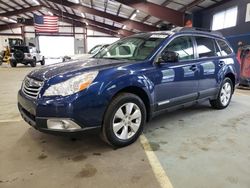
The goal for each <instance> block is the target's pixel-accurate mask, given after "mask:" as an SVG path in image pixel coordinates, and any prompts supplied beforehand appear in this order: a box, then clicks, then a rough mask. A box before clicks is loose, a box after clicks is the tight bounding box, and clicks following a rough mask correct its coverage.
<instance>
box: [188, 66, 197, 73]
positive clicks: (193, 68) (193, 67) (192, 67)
mask: <svg viewBox="0 0 250 188" xmlns="http://www.w3.org/2000/svg"><path fill="white" fill-rule="evenodd" d="M189 69H190V70H192V71H194V72H195V71H196V70H197V69H198V67H197V65H192V66H191V67H190V68H189Z"/></svg>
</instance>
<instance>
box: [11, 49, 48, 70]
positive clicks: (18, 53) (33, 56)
mask: <svg viewBox="0 0 250 188" xmlns="http://www.w3.org/2000/svg"><path fill="white" fill-rule="evenodd" d="M10 52H11V56H10V65H11V67H16V66H17V64H18V63H21V64H24V65H28V64H30V65H31V66H32V67H35V66H36V64H37V62H40V63H41V65H44V64H45V58H44V56H42V55H41V54H40V51H39V50H37V49H36V47H34V46H12V47H11V49H10Z"/></svg>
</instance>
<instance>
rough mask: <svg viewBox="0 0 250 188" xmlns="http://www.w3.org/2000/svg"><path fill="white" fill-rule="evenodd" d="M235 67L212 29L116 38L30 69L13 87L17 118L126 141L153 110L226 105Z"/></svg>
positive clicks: (40, 127) (48, 127)
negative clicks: (78, 56)
mask: <svg viewBox="0 0 250 188" xmlns="http://www.w3.org/2000/svg"><path fill="white" fill-rule="evenodd" d="M239 77H240V65H239V63H238V61H237V58H236V56H235V54H234V52H233V50H232V48H231V47H230V46H229V44H228V42H227V41H226V39H225V38H224V37H223V36H221V35H220V34H218V33H214V32H204V31H199V30H197V29H193V28H192V29H185V28H177V29H175V30H172V31H160V32H149V33H140V34H136V35H133V36H130V37H126V38H123V39H121V40H119V41H117V42H115V43H113V44H112V45H110V46H109V47H108V48H106V49H105V50H102V51H100V52H99V53H98V54H96V55H95V56H94V57H93V58H91V59H88V60H85V61H78V62H67V63H60V64H57V65H53V66H49V67H44V68H41V69H37V70H34V71H32V72H31V73H29V74H28V75H27V76H26V77H25V79H24V81H23V84H22V88H21V89H20V91H19V92H18V107H19V111H20V113H21V115H22V117H23V119H24V120H25V121H26V122H28V123H29V124H30V125H31V126H33V127H35V128H36V129H38V130H40V131H43V132H47V133H54V134H60V133H61V134H68V135H69V134H76V133H79V132H84V131H90V130H99V131H100V132H101V134H102V137H103V139H104V140H105V141H106V142H107V143H109V144H111V145H113V146H116V147H122V146H126V145H129V144H131V143H133V142H134V141H135V140H136V139H137V138H138V137H139V135H140V134H141V133H142V130H143V126H144V124H145V122H146V121H148V120H150V118H152V117H154V116H156V115H157V114H159V113H161V112H163V111H166V110H168V111H169V110H173V109H178V108H183V107H187V106H190V105H193V104H197V103H198V102H203V101H209V102H210V104H211V106H212V107H213V108H216V109H224V108H226V107H228V105H229V104H230V101H231V98H232V95H233V93H234V88H235V86H236V85H237V84H238V83H239Z"/></svg>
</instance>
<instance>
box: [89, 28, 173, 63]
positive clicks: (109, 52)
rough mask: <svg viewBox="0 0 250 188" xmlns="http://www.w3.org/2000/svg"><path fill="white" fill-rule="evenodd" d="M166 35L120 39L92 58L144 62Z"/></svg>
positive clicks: (146, 35)
mask: <svg viewBox="0 0 250 188" xmlns="http://www.w3.org/2000/svg"><path fill="white" fill-rule="evenodd" d="M167 37H168V35H167V34H164V35H162V34H152V33H149V34H139V35H134V36H132V37H128V38H124V39H121V40H119V41H117V42H115V43H113V44H111V45H110V46H109V47H107V48H106V49H104V50H102V51H100V52H99V53H97V54H96V55H95V56H94V58H102V59H128V60H136V61H140V60H145V59H147V58H148V57H149V56H150V55H151V53H152V52H153V51H154V50H155V49H156V48H157V47H158V46H159V45H160V43H161V42H162V41H163V40H164V39H165V38H167Z"/></svg>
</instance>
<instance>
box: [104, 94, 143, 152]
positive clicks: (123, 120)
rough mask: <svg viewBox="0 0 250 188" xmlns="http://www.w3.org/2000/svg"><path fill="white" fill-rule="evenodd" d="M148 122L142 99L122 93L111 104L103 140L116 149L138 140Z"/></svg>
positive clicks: (105, 116)
mask: <svg viewBox="0 0 250 188" xmlns="http://www.w3.org/2000/svg"><path fill="white" fill-rule="evenodd" d="M145 122H146V108H145V105H144V103H143V101H142V100H141V98H140V97H138V96H137V95H134V94H132V93H120V94H118V95H117V96H116V97H115V98H114V99H113V100H112V101H111V103H110V104H109V106H108V108H107V110H106V112H105V115H104V121H103V126H102V138H103V139H104V141H106V142H107V143H108V144H110V145H112V146H114V147H124V146H127V145H130V144H132V143H133V142H135V141H136V140H137V138H138V137H139V136H140V134H141V133H142V131H143V127H144V125H145Z"/></svg>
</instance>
